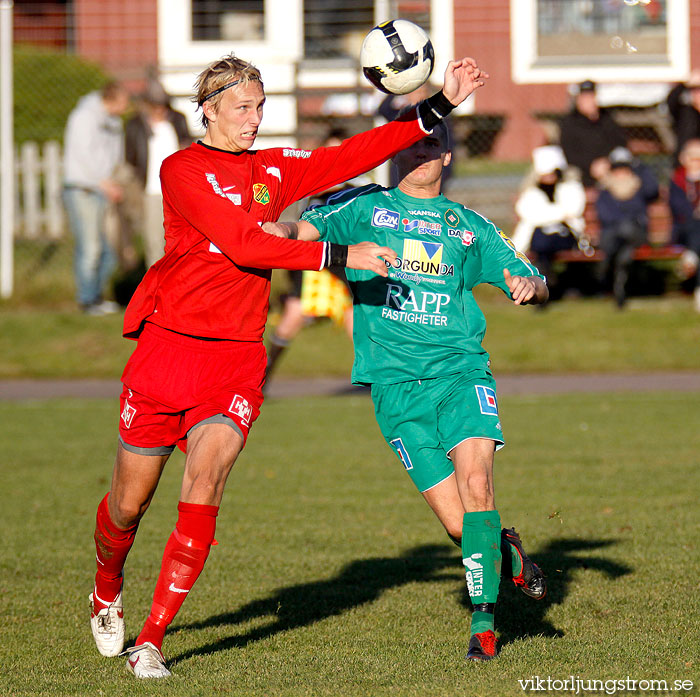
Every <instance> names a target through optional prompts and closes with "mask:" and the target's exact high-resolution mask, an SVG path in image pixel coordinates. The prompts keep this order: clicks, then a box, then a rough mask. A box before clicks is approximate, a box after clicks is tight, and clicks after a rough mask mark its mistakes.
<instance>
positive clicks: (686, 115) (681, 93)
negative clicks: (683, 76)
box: [666, 70, 700, 165]
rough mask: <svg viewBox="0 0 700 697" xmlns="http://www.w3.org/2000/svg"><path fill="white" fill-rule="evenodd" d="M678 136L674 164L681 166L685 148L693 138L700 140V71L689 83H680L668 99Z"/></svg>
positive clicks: (693, 73)
mask: <svg viewBox="0 0 700 697" xmlns="http://www.w3.org/2000/svg"><path fill="white" fill-rule="evenodd" d="M666 103H667V104H668V111H669V113H670V114H671V120H672V124H673V132H674V133H675V136H676V151H675V153H674V158H675V160H674V162H675V164H676V165H678V164H679V154H680V152H681V150H682V149H683V146H684V145H685V144H686V143H687V142H688V141H689V140H691V139H692V138H700V70H694V71H693V72H692V73H691V74H690V78H689V79H688V81H687V82H685V83H683V82H681V83H678V84H677V85H676V86H675V87H674V88H673V89H672V90H671V91H670V92H669V93H668V97H666Z"/></svg>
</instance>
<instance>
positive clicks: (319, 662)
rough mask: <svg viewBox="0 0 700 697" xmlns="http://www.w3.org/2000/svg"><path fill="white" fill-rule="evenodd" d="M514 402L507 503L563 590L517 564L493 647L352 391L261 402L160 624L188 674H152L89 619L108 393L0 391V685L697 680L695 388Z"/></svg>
mask: <svg viewBox="0 0 700 697" xmlns="http://www.w3.org/2000/svg"><path fill="white" fill-rule="evenodd" d="M500 401H501V412H502V420H503V423H504V429H505V434H506V439H507V441H508V445H507V447H506V448H505V449H504V450H503V451H502V452H500V453H499V454H498V455H497V459H496V492H497V503H498V506H499V509H500V511H501V517H502V520H503V522H504V524H505V525H508V526H510V525H515V526H516V528H517V529H518V530H519V531H520V532H521V534H522V536H523V539H524V542H525V545H526V548H527V549H528V551H529V552H530V553H531V554H532V556H533V557H534V558H535V559H536V560H537V561H538V562H539V563H540V565H541V566H542V567H543V569H544V570H545V573H546V574H547V575H548V578H549V589H550V590H549V594H548V596H547V598H546V599H545V600H543V601H540V602H537V601H533V600H530V599H528V598H526V597H525V596H524V595H522V594H521V593H520V592H519V591H517V590H516V589H514V588H512V587H504V586H502V588H501V598H500V601H499V607H498V610H497V628H498V631H499V633H500V639H501V650H502V654H501V656H500V658H499V659H498V660H496V661H492V662H490V663H487V664H483V665H471V664H467V663H466V662H465V661H464V655H465V653H466V648H467V642H468V628H469V610H468V600H467V598H466V593H465V590H464V585H465V584H464V574H463V569H462V566H461V560H460V554H459V551H458V550H457V548H456V547H454V546H453V545H452V544H451V543H450V542H449V541H448V539H447V537H446V536H445V535H444V534H443V532H442V529H441V527H440V525H439V523H438V522H437V520H436V519H434V517H433V515H432V513H431V512H430V511H429V510H428V508H427V506H426V505H425V504H424V503H423V501H422V499H421V497H420V496H419V495H418V494H417V493H416V492H415V491H414V489H413V487H412V485H411V483H410V481H409V479H408V477H407V476H406V474H405V473H404V472H403V471H402V467H401V465H400V464H399V462H398V460H396V459H395V457H394V456H393V454H392V453H391V452H390V450H389V448H388V447H387V446H386V445H385V443H384V442H383V440H382V438H381V436H380V434H379V432H378V429H377V427H376V425H375V424H374V420H373V417H372V411H371V405H370V402H369V399H368V398H367V397H366V396H364V395H361V394H354V395H351V396H345V397H335V398H304V399H295V400H279V401H271V402H270V403H268V404H266V405H265V407H264V409H263V414H262V416H261V418H260V420H259V421H258V423H257V424H256V425H255V427H254V429H253V432H252V435H251V439H250V442H249V445H248V447H247V449H246V451H245V452H244V454H243V455H242V457H241V458H240V460H239V462H238V463H237V465H236V467H235V468H234V471H233V473H232V475H231V478H230V480H229V485H228V489H227V493H226V495H225V498H224V504H223V506H222V510H221V513H220V515H219V519H218V528H217V535H216V537H217V540H218V542H219V544H218V546H216V547H214V548H213V550H212V554H211V556H210V559H209V562H208V564H207V566H206V567H205V570H204V573H203V575H202V577H201V578H200V579H199V581H198V583H197V585H196V586H195V588H194V590H193V592H192V594H191V596H190V597H189V598H188V600H187V602H186V603H185V605H184V606H183V609H182V611H181V612H180V614H179V615H178V616H177V618H176V621H175V623H174V625H173V626H172V628H171V631H170V632H169V634H168V635H167V636H166V642H165V645H164V652H165V654H166V657H167V658H168V659H169V663H170V666H171V668H172V670H173V673H174V676H173V678H171V679H168V680H166V681H163V682H160V683H156V684H154V683H153V682H148V683H145V684H144V683H142V682H137V681H136V680H135V679H134V678H133V677H131V676H130V675H129V674H128V673H127V672H126V670H125V668H124V659H122V658H119V659H106V658H102V657H101V656H99V655H98V654H97V652H96V650H95V648H94V646H93V643H92V637H91V635H90V630H89V626H88V607H87V595H88V593H89V591H90V588H91V579H92V575H93V573H94V549H93V546H92V540H91V537H92V532H93V523H94V514H95V508H96V505H97V502H98V501H99V499H100V497H101V496H102V495H103V494H104V492H105V491H106V490H107V487H108V481H109V480H108V478H109V475H110V471H111V461H112V458H113V455H114V450H115V436H116V421H117V417H118V413H117V405H116V403H115V402H112V401H91V402H84V401H77V400H75V401H71V400H63V401H60V400H57V401H47V402H25V403H15V404H10V403H0V437H1V439H2V443H3V454H2V459H3V463H2V468H1V469H0V497H1V500H0V503H1V508H0V510H1V511H2V521H3V526H2V532H3V554H2V556H1V557H0V617H1V618H2V620H1V621H2V628H3V631H2V641H1V642H0V666H1V669H0V695H3V696H9V695H13V696H14V695H32V696H34V695H36V696H44V695H46V696H48V695H52V696H54V695H57V696H63V695H65V696H71V697H76V696H82V695H109V696H121V695H129V696H132V695H136V696H138V695H165V696H170V695H177V696H187V697H194V696H200V695H201V696H206V697H213V696H218V695H261V696H262V695H264V696H265V697H268V696H278V695H279V696H284V697H298V696H300V695H301V696H303V695H314V696H316V695H320V696H325V695H333V696H339V697H344V696H346V695H347V696H355V695H357V696H360V695H363V696H364V695H371V696H373V697H374V696H381V695H392V696H393V695H406V696H415V697H424V696H426V695H430V696H443V695H444V696H452V695H484V696H488V697H494V696H499V695H518V694H522V693H523V691H522V689H521V687H520V685H519V682H518V681H519V680H527V679H530V678H532V677H533V676H538V677H540V678H544V679H546V678H547V677H550V679H552V680H563V679H566V678H568V677H569V676H574V677H579V678H581V679H584V680H588V679H590V680H600V681H605V680H624V679H626V678H627V677H629V678H630V679H633V680H665V681H667V683H668V685H669V687H672V686H673V682H674V681H675V680H686V681H692V682H693V683H694V685H695V691H697V686H698V683H699V682H700V661H699V659H698V656H700V631H699V629H700V620H699V618H700V603H699V601H698V597H699V595H700V593H699V592H698V591H699V590H700V588H699V586H698V578H699V577H700V555H699V554H698V539H700V529H699V528H700V525H699V523H698V493H699V492H700V486H699V481H698V469H697V453H698V451H699V450H700V429H698V427H697V424H698V421H697V414H698V412H699V410H700V394H693V393H690V394H685V393H684V394H671V393H653V394H652V393H643V394H601V395H592V394H585V395H563V396H532V397H529V398H525V397H509V398H508V397H504V398H502V399H501V400H500ZM181 469H182V457H181V455H177V456H174V457H173V458H172V460H171V462H170V463H169V465H168V467H167V468H166V471H165V473H164V475H163V479H162V482H161V485H160V488H159V490H158V493H157V494H156V498H155V500H154V503H153V505H152V508H151V510H150V511H149V513H148V514H147V516H146V517H145V519H144V521H143V522H142V525H141V529H140V531H139V534H138V537H137V540H136V544H135V546H134V548H133V550H132V553H131V555H130V557H129V560H128V562H127V566H126V590H125V603H126V618H127V636H128V639H129V640H130V641H133V639H134V638H135V636H136V634H137V633H138V630H139V629H140V625H141V623H142V622H143V620H144V619H145V615H146V613H147V611H148V608H149V605H150V596H151V593H152V591H153V586H154V584H155V579H156V576H157V573H158V569H159V564H160V557H161V554H162V549H163V546H164V544H165V540H166V538H167V535H168V534H169V532H170V530H171V529H172V526H173V524H174V522H175V518H176V507H175V504H176V501H177V497H178V492H179V485H180V477H181ZM686 684H687V683H686ZM599 692H603V690H599ZM676 693H677V692H676ZM684 693H686V692H683V691H681V694H684ZM657 694H658V692H657Z"/></svg>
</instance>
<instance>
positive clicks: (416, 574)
mask: <svg viewBox="0 0 700 697" xmlns="http://www.w3.org/2000/svg"><path fill="white" fill-rule="evenodd" d="M614 544H615V541H614V540H578V539H561V540H554V541H552V542H550V543H549V544H548V545H547V547H545V548H544V549H543V550H542V551H539V552H537V553H533V554H532V557H533V559H535V560H536V562H537V563H538V564H539V565H540V567H541V568H542V570H543V571H544V572H545V574H546V575H547V577H548V578H547V580H548V591H547V595H546V597H545V598H544V599H542V600H539V601H538V600H533V599H531V598H527V597H526V596H525V595H523V594H522V593H521V592H520V591H519V590H517V589H516V588H515V587H514V586H513V584H512V583H511V581H510V578H508V577H505V576H504V578H503V580H502V583H501V591H500V594H499V601H498V606H497V609H496V628H497V630H498V632H499V634H500V643H501V645H504V644H507V643H509V642H511V641H514V640H515V639H518V638H523V637H528V636H563V632H562V631H561V630H559V629H557V628H556V627H554V626H553V625H552V624H551V623H550V622H549V620H548V619H547V618H546V615H547V611H548V610H549V608H550V607H551V606H552V605H559V604H561V603H562V602H563V601H564V599H565V598H566V596H567V594H568V592H569V587H570V584H571V582H572V580H573V572H574V571H575V570H576V569H594V570H596V571H599V572H601V573H602V574H604V575H605V576H607V577H608V578H618V577H620V576H624V575H626V574H628V573H630V572H631V570H632V569H631V568H630V567H628V566H626V565H624V564H619V563H617V562H614V561H611V560H609V559H606V558H604V557H602V556H593V557H592V556H578V554H577V553H581V552H590V551H591V550H602V549H604V548H606V547H610V546H611V545H614ZM455 552H456V550H455V548H454V547H450V546H446V545H423V546H419V547H414V548H412V549H409V550H407V551H406V552H404V553H403V554H402V555H401V556H399V557H394V558H386V557H376V558H372V559H361V560H357V561H353V562H351V563H350V564H348V565H347V566H345V567H344V568H343V569H342V570H341V571H340V572H339V573H338V574H337V576H335V577H333V578H331V579H328V580H324V581H313V582H310V583H303V584H299V585H295V586H288V587H284V588H278V589H277V590H275V591H273V592H272V593H271V594H270V595H269V596H268V597H267V598H262V599H260V600H254V601H252V602H250V603H248V604H247V605H244V606H243V607H241V608H240V609H238V610H236V611H235V612H230V613H225V614H221V615H215V616H213V617H210V618H208V619H206V620H204V621H202V622H194V623H191V624H185V625H180V626H175V627H172V628H171V631H173V632H174V631H178V630H182V629H188V630H193V629H194V630H196V629H205V628H207V627H223V626H231V627H233V626H235V625H238V624H243V623H246V622H250V621H251V620H255V619H259V618H269V622H268V623H266V624H264V625H263V626H261V627H256V628H254V629H250V630H248V631H246V632H244V633H241V634H233V635H232V636H228V637H226V638H224V639H220V640H218V641H216V642H213V643H210V644H207V645H204V646H200V647H199V648H196V649H192V650H191V651H187V652H184V653H182V654H180V655H178V656H174V657H173V659H172V661H173V663H178V662H180V661H185V660H187V659H188V658H192V657H193V656H198V655H204V654H209V653H212V652H215V651H226V650H228V649H233V648H243V647H245V646H247V645H248V644H249V643H251V642H255V641H260V640H262V639H266V638H268V637H271V636H273V635H275V634H277V633H279V632H284V631H287V630H289V629H295V628H297V627H304V626H308V625H311V624H314V623H315V622H319V621H321V620H324V619H326V618H328V617H333V616H335V615H340V614H342V613H343V612H346V611H348V610H351V609H352V608H354V607H359V606H361V605H364V604H366V603H369V602H373V601H374V600H376V599H377V598H379V596H380V595H381V594H382V593H383V592H384V591H386V590H388V589H390V588H395V587H398V586H402V585H404V584H408V583H416V582H420V583H426V582H430V583H432V582H435V581H439V582H443V581H449V582H450V583H455V582H459V579H463V577H464V574H463V571H462V570H461V569H462V567H461V565H460V564H459V561H460V559H459V556H456V554H455ZM447 569H449V570H451V571H457V570H459V574H457V573H443V572H444V571H445V570H447ZM461 603H462V605H463V606H464V607H465V608H467V609H469V610H471V604H470V602H469V597H468V596H467V594H466V584H464V591H462V598H461ZM468 623H469V614H468V613H465V650H466V639H467V638H468V627H469V624H468Z"/></svg>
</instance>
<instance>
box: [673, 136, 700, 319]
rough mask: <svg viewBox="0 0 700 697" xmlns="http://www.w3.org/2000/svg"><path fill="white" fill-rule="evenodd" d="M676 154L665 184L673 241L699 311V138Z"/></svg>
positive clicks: (687, 143) (688, 142)
mask: <svg viewBox="0 0 700 697" xmlns="http://www.w3.org/2000/svg"><path fill="white" fill-rule="evenodd" d="M679 158H680V165H679V166H678V167H677V168H676V169H675V171H674V172H673V176H672V177H671V182H670V185H669V204H670V207H671V215H672V216H673V242H674V243H675V244H681V245H683V246H684V247H685V248H686V252H685V253H684V254H683V257H682V261H683V266H684V267H685V268H686V269H687V271H688V275H692V276H694V281H695V282H694V292H693V299H694V304H695V309H696V310H697V311H698V312H700V265H699V264H698V259H699V258H700V139H698V138H693V139H691V140H688V141H687V142H686V143H685V145H684V146H683V148H682V150H681V152H680V155H679Z"/></svg>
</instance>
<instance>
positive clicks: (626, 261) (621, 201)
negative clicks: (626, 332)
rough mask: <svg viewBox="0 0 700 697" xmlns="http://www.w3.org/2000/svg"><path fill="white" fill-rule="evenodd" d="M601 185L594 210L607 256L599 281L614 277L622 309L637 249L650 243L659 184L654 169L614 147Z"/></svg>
mask: <svg viewBox="0 0 700 697" xmlns="http://www.w3.org/2000/svg"><path fill="white" fill-rule="evenodd" d="M598 186H599V192H598V198H597V199H596V202H595V207H596V213H597V214H598V220H599V222H600V243H599V246H600V249H601V250H602V251H603V253H604V255H605V259H604V260H603V262H602V264H601V268H600V279H601V282H603V283H605V282H606V281H608V279H609V278H610V276H612V288H613V294H614V296H615V302H616V303H617V306H618V307H619V308H622V307H623V306H624V305H625V302H626V301H627V288H626V286H627V278H628V276H629V270H630V266H631V265H632V257H633V254H634V250H635V249H636V248H637V247H639V246H641V245H642V244H644V243H645V242H646V240H647V233H648V228H649V216H648V214H647V206H648V205H649V204H650V203H651V202H652V201H655V200H656V199H657V198H658V197H659V183H658V181H657V179H656V177H655V175H654V173H653V172H652V171H651V169H649V168H648V167H646V166H645V165H643V164H642V163H641V162H639V161H636V160H635V159H634V157H633V156H632V153H631V152H630V151H629V150H627V148H615V150H613V151H612V152H611V153H610V157H609V158H608V167H607V172H605V174H603V175H602V176H601V177H600V179H599V181H598Z"/></svg>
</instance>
